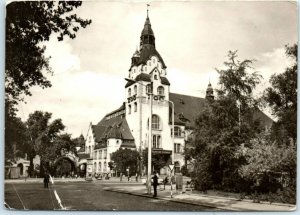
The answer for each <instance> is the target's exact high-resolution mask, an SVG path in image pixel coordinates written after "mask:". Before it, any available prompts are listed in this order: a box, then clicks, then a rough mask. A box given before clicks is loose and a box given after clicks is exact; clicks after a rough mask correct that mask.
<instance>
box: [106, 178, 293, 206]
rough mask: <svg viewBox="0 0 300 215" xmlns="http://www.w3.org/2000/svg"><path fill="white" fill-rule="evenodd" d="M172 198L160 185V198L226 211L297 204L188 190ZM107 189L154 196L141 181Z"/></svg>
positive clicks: (167, 189)
mask: <svg viewBox="0 0 300 215" xmlns="http://www.w3.org/2000/svg"><path fill="white" fill-rule="evenodd" d="M174 187H175V186H173V196H172V198H171V186H170V185H167V186H166V189H165V190H163V185H161V187H159V186H158V188H157V190H158V191H157V193H158V197H157V198H158V199H162V200H169V201H174V202H181V203H185V204H193V205H200V206H206V207H211V208H212V210H214V208H215V209H219V210H224V211H294V210H296V206H295V205H289V204H281V203H272V204H270V203H269V202H262V203H253V202H252V200H245V199H244V200H242V201H240V200H237V199H234V198H227V197H219V196H208V195H204V194H200V193H197V192H193V191H186V192H185V193H181V192H176V191H174ZM106 190H107V191H111V192H120V193H127V194H131V195H137V196H143V197H149V198H152V195H149V194H147V190H146V186H145V185H143V184H141V183H136V184H135V185H132V184H131V185H130V186H129V185H128V186H126V185H120V186H114V187H110V188H106Z"/></svg>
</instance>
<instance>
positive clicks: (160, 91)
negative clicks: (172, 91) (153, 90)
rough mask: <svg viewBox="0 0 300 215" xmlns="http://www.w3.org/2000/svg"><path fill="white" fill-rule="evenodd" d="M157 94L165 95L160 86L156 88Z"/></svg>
mask: <svg viewBox="0 0 300 215" xmlns="http://www.w3.org/2000/svg"><path fill="white" fill-rule="evenodd" d="M157 94H158V95H161V96H162V95H164V94H165V89H164V88H163V87H162V86H159V87H158V88H157Z"/></svg>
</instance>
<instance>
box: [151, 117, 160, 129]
mask: <svg viewBox="0 0 300 215" xmlns="http://www.w3.org/2000/svg"><path fill="white" fill-rule="evenodd" d="M152 129H159V117H158V116H157V115H152Z"/></svg>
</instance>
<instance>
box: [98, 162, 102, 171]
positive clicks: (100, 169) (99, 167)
mask: <svg viewBox="0 0 300 215" xmlns="http://www.w3.org/2000/svg"><path fill="white" fill-rule="evenodd" d="M98 170H99V172H101V171H102V165H101V162H99V166H98Z"/></svg>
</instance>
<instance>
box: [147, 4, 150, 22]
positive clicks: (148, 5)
mask: <svg viewBox="0 0 300 215" xmlns="http://www.w3.org/2000/svg"><path fill="white" fill-rule="evenodd" d="M149 7H150V4H147V18H148V19H149Z"/></svg>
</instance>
